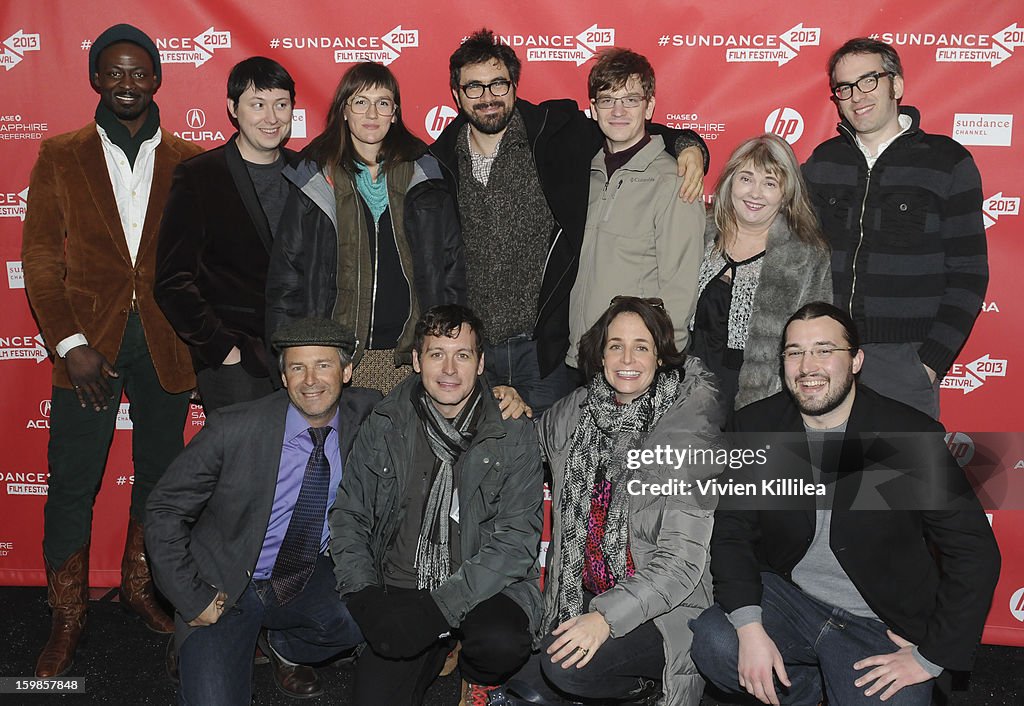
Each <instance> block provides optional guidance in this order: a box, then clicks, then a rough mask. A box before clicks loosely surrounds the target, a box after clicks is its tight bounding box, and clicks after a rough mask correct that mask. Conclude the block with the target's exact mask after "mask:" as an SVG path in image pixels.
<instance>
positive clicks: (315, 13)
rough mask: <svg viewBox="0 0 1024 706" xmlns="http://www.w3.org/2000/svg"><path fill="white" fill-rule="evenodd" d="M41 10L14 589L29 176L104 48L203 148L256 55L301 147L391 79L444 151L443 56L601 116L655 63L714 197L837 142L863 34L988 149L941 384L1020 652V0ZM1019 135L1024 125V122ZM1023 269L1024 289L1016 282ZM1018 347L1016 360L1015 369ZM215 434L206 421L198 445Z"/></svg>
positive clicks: (30, 554)
mask: <svg viewBox="0 0 1024 706" xmlns="http://www.w3.org/2000/svg"><path fill="white" fill-rule="evenodd" d="M142 5H143V4H142V3H128V4H126V3H119V2H114V1H113V0H93V1H92V2H89V3H69V2H58V0H35V1H34V2H5V3H3V4H2V5H0V94H2V96H3V98H2V99H0V163H2V164H3V168H2V169H0V260H2V261H3V262H4V264H5V266H6V271H7V283H6V284H7V286H6V287H4V286H3V281H2V278H0V312H2V314H0V389H2V390H3V394H2V395H0V437H2V438H3V447H2V448H3V452H2V454H0V584H42V583H44V582H45V575H44V572H43V564H42V555H41V550H40V540H41V534H42V509H43V503H44V501H45V499H46V480H47V465H46V444H47V438H48V432H47V429H48V416H49V406H50V368H51V366H50V363H49V361H48V360H47V355H46V350H45V348H44V347H43V342H42V339H41V338H40V336H39V330H38V328H37V326H36V324H35V322H34V320H33V318H32V314H31V312H30V310H29V307H28V304H27V301H26V298H25V293H24V284H23V279H22V271H21V262H20V249H21V228H22V222H23V221H24V218H25V205H26V198H27V194H28V182H29V173H30V171H31V168H32V165H33V163H34V162H35V159H36V155H37V153H38V151H39V144H40V141H41V140H44V139H46V138H48V137H52V136H54V135H57V134H59V133H62V132H66V131H69V130H73V129H77V128H79V127H81V126H82V125H84V124H85V123H87V122H88V121H89V120H91V118H92V114H93V110H94V107H95V104H96V101H97V96H96V94H95V93H94V92H93V91H92V89H91V88H90V86H89V81H88V70H87V56H88V49H89V46H90V42H91V40H92V39H94V38H95V37H96V36H97V35H98V34H99V33H100V32H101V31H102V30H103V29H105V28H106V27H108V26H109V25H112V24H115V23H118V22H129V23H132V24H134V25H136V26H138V27H140V28H142V29H143V30H145V31H146V32H147V33H148V34H149V35H150V36H152V37H153V38H154V40H155V41H156V43H157V46H158V47H159V48H160V50H161V59H162V62H163V86H162V87H161V89H160V91H159V93H158V94H157V96H156V99H157V102H158V103H159V105H160V112H161V116H162V120H163V125H164V127H165V128H167V129H169V130H171V131H173V132H174V133H176V134H178V135H180V136H181V137H183V138H185V139H187V140H192V141H195V142H197V143H199V144H201V145H202V146H204V147H213V146H215V145H217V144H219V143H221V142H223V141H224V139H225V138H226V137H228V136H230V135H231V133H232V127H231V124H230V122H229V119H228V114H227V112H226V110H225V99H224V97H225V83H226V79H227V74H228V71H229V70H230V68H231V67H232V66H233V65H234V64H235V63H236V62H238V61H240V60H241V59H243V58H245V57H248V56H251V55H255V54H261V55H264V56H269V57H272V58H274V59H276V60H278V61H280V62H281V63H282V64H284V65H285V66H286V67H287V68H288V70H289V71H290V72H291V73H292V75H293V76H294V77H295V79H296V82H297V84H298V96H297V99H296V107H297V110H296V111H295V124H294V129H293V132H292V140H291V142H290V146H291V147H294V148H297V149H298V148H301V147H302V146H304V145H305V144H306V143H307V140H308V138H309V137H311V136H313V135H315V134H316V133H317V132H318V131H319V130H320V129H321V127H322V126H323V123H324V118H325V112H326V107H327V105H328V102H329V100H330V96H331V94H332V92H333V90H334V87H335V85H336V84H337V81H338V79H339V77H340V76H341V74H342V72H344V71H345V69H346V68H348V66H350V65H351V64H352V63H354V62H358V61H364V60H372V61H379V62H382V63H385V64H387V65H389V66H390V67H391V69H392V70H393V71H394V72H395V73H396V75H397V76H398V78H399V81H400V83H401V85H402V93H403V98H404V104H403V106H402V109H403V111H404V115H405V121H406V123H407V124H408V125H409V126H410V128H411V129H413V130H414V131H415V132H417V133H418V134H419V135H420V136H421V137H423V138H424V139H427V140H428V141H429V140H430V139H431V138H433V137H435V136H436V135H437V134H438V133H439V131H440V130H441V129H442V128H443V127H444V126H445V125H446V124H447V123H448V122H449V121H450V120H451V119H452V118H453V117H454V116H455V114H456V113H455V107H454V103H453V101H452V97H451V94H450V93H449V90H448V56H449V55H450V54H451V52H452V51H453V50H454V49H455V48H456V47H457V46H458V44H459V42H460V41H461V40H462V38H463V37H464V36H465V35H466V34H468V33H470V32H472V31H473V30H475V29H477V28H479V27H481V26H484V25H486V26H488V27H491V28H492V29H494V30H495V31H496V32H497V33H498V34H499V35H500V38H501V41H503V42H505V43H507V44H509V45H511V46H513V47H514V48H515V49H516V51H517V52H518V54H519V56H520V57H521V59H522V60H523V75H522V81H521V85H520V87H519V94H520V95H521V96H523V97H524V98H527V99H530V100H533V101H539V100H543V99H546V98H553V97H566V96H568V97H572V98H575V99H576V100H577V101H578V102H580V104H581V105H585V103H586V72H587V71H588V65H587V61H588V60H589V59H590V58H591V57H592V56H593V55H594V53H595V52H596V51H598V50H600V49H601V48H602V47H608V46H625V47H631V48H632V49H634V50H636V51H639V52H641V53H643V54H645V55H647V56H648V57H649V58H650V59H651V61H652V63H653V64H654V67H655V70H656V71H657V76H658V90H657V110H656V112H655V120H657V121H660V122H663V123H666V124H669V125H672V126H676V127H689V128H693V129H694V130H696V131H698V132H699V133H700V134H701V135H703V137H704V139H705V140H706V141H707V143H708V145H709V146H710V148H711V154H712V166H711V174H710V177H709V179H708V187H707V189H708V191H710V190H711V187H712V185H713V183H714V181H713V180H714V178H715V177H716V176H717V173H718V170H719V169H720V168H721V166H722V165H723V164H724V162H725V160H726V158H727V157H728V155H729V153H730V152H731V150H732V149H733V148H734V147H735V146H736V145H737V144H738V143H739V142H740V141H742V140H743V139H745V138H747V137H749V136H752V135H755V134H758V133H761V132H764V131H772V132H776V133H778V134H779V135H781V136H783V137H785V139H786V140H788V141H789V142H790V144H792V146H793V149H794V150H795V151H796V153H797V156H798V157H799V158H800V159H801V160H802V159H805V158H806V157H807V156H808V155H809V154H810V152H811V150H812V149H813V148H814V146H815V145H817V144H818V143H820V142H822V141H823V140H825V139H827V138H829V137H831V136H832V135H833V134H834V127H835V122H836V112H835V108H834V107H833V105H832V104H831V102H830V101H829V99H828V98H829V93H828V84H827V78H826V75H825V70H824V67H825V61H826V59H827V57H828V55H829V53H830V52H831V51H832V50H833V49H834V48H835V47H837V46H839V45H840V44H841V43H842V42H844V41H845V40H846V39H848V38H850V37H853V36H857V35H870V36H872V37H876V38H880V39H882V40H884V41H887V42H890V43H892V44H894V45H895V46H896V47H897V49H898V51H899V52H900V54H901V56H902V58H903V63H904V67H905V73H906V94H905V97H904V100H905V101H906V102H907V103H908V104H910V105H914V106H917V107H918V108H919V109H920V110H921V112H922V115H923V120H922V123H923V127H924V129H925V130H928V131H929V132H934V133H941V134H945V135H951V136H953V137H954V138H956V139H957V140H959V141H960V142H961V143H963V144H964V145H967V146H968V147H969V149H970V150H971V152H972V153H973V154H974V157H975V160H976V161H977V163H978V166H979V168H980V170H981V174H982V178H983V182H984V197H985V202H984V212H985V226H986V228H987V233H988V239H989V251H990V265H991V283H990V285H989V291H988V295H987V296H986V298H985V304H984V307H983V310H982V312H981V314H980V316H979V318H978V323H977V325H976V326H975V329H974V333H973V334H972V336H971V338H970V340H969V341H968V343H967V346H966V347H965V348H964V350H963V352H962V353H961V355H960V357H959V359H958V360H957V363H956V365H955V366H954V368H953V369H952V370H951V371H950V374H949V375H948V376H947V377H946V379H945V380H944V381H943V391H942V406H943V414H942V419H943V422H944V423H945V424H946V427H947V429H949V430H950V432H951V433H950V436H949V444H950V448H951V449H952V450H953V451H954V453H955V454H956V455H957V456H958V458H960V460H961V461H962V462H963V463H964V464H965V467H966V468H967V469H968V470H969V471H971V472H973V473H975V474H980V475H984V476H985V477H986V478H987V479H988V480H987V482H986V483H985V486H984V487H983V488H982V495H983V500H984V503H985V505H986V509H987V510H989V511H990V513H991V515H990V518H991V521H992V524H993V527H994V529H995V533H996V536H997V538H998V540H999V544H1000V546H1001V547H1002V550H1003V573H1002V578H1001V580H1000V583H999V587H998V589H997V591H996V594H995V598H994V601H993V604H992V611H991V614H990V616H989V621H988V628H987V629H986V635H985V639H986V640H987V641H989V642H996V643H1005V644H1024V513H1020V512H1018V510H1019V509H1020V508H1021V507H1022V504H1021V503H1020V502H1014V501H1013V499H1012V497H1011V496H1012V495H1013V493H1014V492H1016V496H1017V497H1018V498H1019V497H1020V495H1021V490H1020V487H1021V485H1022V484H1024V442H1022V440H1021V436H1022V435H1021V434H1020V433H1019V432H1020V431H1021V428H1022V425H1021V422H1020V417H1019V414H1018V407H1019V400H1020V399H1021V393H1022V392H1024V384H1022V382H1021V376H1020V375H1019V373H1018V369H1019V366H1020V365H1022V364H1024V359H1022V358H1021V352H1022V349H1021V344H1020V341H1021V340H1022V338H1024V335H1022V334H1024V314H1022V311H1021V307H1022V301H1024V291H1022V287H1021V282H1022V280H1024V278H1022V277H1021V276H1020V271H1019V270H1018V269H1017V268H1019V267H1020V266H1021V264H1022V263H1024V242H1022V236H1024V227H1022V223H1021V218H1020V217H1019V212H1020V200H1021V192H1022V183H1021V171H1020V164H1021V163H1022V162H1024V149H1022V147H1021V139H1022V137H1024V136H1022V134H1021V126H1020V124H1019V119H1017V117H1016V115H1015V112H1021V111H1022V110H1024V108H1022V102H1021V98H1020V87H1021V86H1022V85H1024V28H1022V26H1021V25H1022V24H1024V8H1022V7H1021V6H1020V5H1019V4H1018V3H1014V2H997V3H988V4H986V5H985V8H986V9H985V11H984V12H978V9H979V7H980V6H979V5H978V4H977V3H972V2H967V1H966V0H949V1H947V2H935V1H934V0H898V1H895V0H894V1H892V2H872V1H867V2H860V3H830V2H814V1H813V0H796V1H795V2H789V3H781V4H765V3H761V4H752V3H681V2H674V1H673V0H663V1H661V2H639V3H637V2H633V3H617V2H611V1H610V0H585V1H584V0H562V1H561V2H536V1H535V0H520V1H519V2H516V3H482V2H465V1H464V0H449V1H448V2H441V3H413V2H392V3H387V4H376V3H333V2H332V3H329V2H316V1H309V2H295V1H294V0H289V1H287V2H286V1H281V0H202V1H200V0H188V1H179V2H173V3H169V2H165V3H146V5H147V7H146V9H141V6H142ZM1015 119H1017V121H1018V124H1017V125H1016V126H1015V125H1014V122H1015ZM1015 272H1016V273H1017V274H1014V273H1015ZM1014 351H1017V353H1014ZM121 412H122V413H121V414H120V416H119V418H118V425H117V428H118V431H117V432H116V433H115V435H114V443H113V448H112V451H111V455H110V460H109V462H108V466H107V473H106V475H105V477H104V479H103V484H102V488H101V490H100V494H99V498H98V500H97V502H96V521H95V525H94V528H93V542H92V571H91V576H90V579H91V582H92V584H93V585H94V586H112V585H116V583H117V582H118V580H119V576H118V567H119V559H120V554H121V548H122V541H123V537H124V528H125V523H126V521H127V520H126V517H127V512H126V507H127V505H128V499H129V493H130V489H131V484H132V467H131V458H130V457H131V447H130V443H129V442H130V435H131V431H130V428H131V422H130V421H129V419H128V415H127V403H126V402H122V410H121ZM202 424H203V414H202V410H201V409H199V408H196V407H193V409H192V410H191V412H190V414H189V419H188V427H187V429H186V432H185V433H186V436H187V437H191V436H192V435H193V434H194V433H195V432H196V431H197V430H198V428H199V427H201V426H202Z"/></svg>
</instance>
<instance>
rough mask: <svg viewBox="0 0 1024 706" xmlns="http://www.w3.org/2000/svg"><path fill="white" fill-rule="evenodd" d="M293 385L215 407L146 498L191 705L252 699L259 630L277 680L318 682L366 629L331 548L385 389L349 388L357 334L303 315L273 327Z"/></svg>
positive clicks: (303, 684) (158, 572)
mask: <svg viewBox="0 0 1024 706" xmlns="http://www.w3.org/2000/svg"><path fill="white" fill-rule="evenodd" d="M273 344H274V347H275V348H276V349H277V350H278V351H279V352H280V357H279V365H280V368H281V379H282V381H283V382H284V386H285V388H286V389H285V390H281V391H278V392H276V393H274V394H272V395H269V396H267V397H264V398H262V399H259V400H256V401H254V402H246V403H242V404H238V405H232V406H229V407H225V408H223V409H221V410H218V411H215V412H211V413H210V414H209V415H208V416H207V418H206V427H205V428H204V429H203V430H202V431H201V432H199V434H198V435H197V436H196V438H195V439H193V440H192V443H190V444H189V445H188V447H187V448H186V449H185V450H184V451H183V452H182V454H181V455H180V456H178V458H177V459H176V460H175V461H174V462H173V463H172V464H171V467H170V468H169V469H168V470H167V473H166V474H165V475H164V477H163V478H162V479H161V480H160V483H158V484H157V487H156V489H154V490H153V493H152V494H151V495H150V498H149V505H148V511H149V514H148V516H147V523H146V545H147V546H148V547H149V548H150V551H151V554H150V556H151V557H152V558H151V562H152V565H153V575H154V577H155V579H156V582H157V585H158V586H159V587H160V589H161V590H162V591H163V592H164V594H165V595H166V596H167V597H168V598H170V599H171V601H172V602H173V603H174V607H175V608H176V609H177V614H176V616H175V641H176V644H177V647H178V650H179V669H180V675H181V687H180V689H179V692H178V700H179V703H181V704H193V705H196V706H198V705H200V704H201V705H202V706H213V705H216V706H220V705H234V704H239V705H243V704H244V705H246V706H247V705H248V704H249V703H250V701H251V692H252V664H253V659H252V655H253V650H254V649H255V647H256V641H257V637H258V635H259V634H260V631H261V629H263V628H266V629H267V632H266V637H267V640H266V642H264V643H263V644H264V645H266V647H265V649H269V650H270V653H271V654H270V656H271V657H272V658H273V659H274V662H275V673H274V676H275V679H276V682H277V685H278V687H279V688H281V689H282V690H284V691H285V692H286V693H289V695H292V696H316V695H317V694H319V693H321V692H322V688H321V686H320V684H319V680H318V677H317V675H316V672H315V670H313V669H312V668H311V667H308V666H304V665H306V664H313V663H318V662H324V661H326V660H329V659H331V658H332V657H334V656H336V655H338V654H339V653H341V652H342V651H344V650H346V649H349V648H352V647H354V646H355V645H357V644H358V643H360V642H361V641H362V636H361V635H360V633H359V628H358V626H357V625H356V624H355V622H354V621H353V620H352V616H351V615H349V612H348V609H347V608H346V607H345V604H344V603H343V602H342V601H341V600H340V598H339V597H338V594H337V592H336V591H335V589H334V580H333V575H332V569H333V565H332V563H331V559H330V557H328V556H327V555H326V553H325V552H326V550H327V544H328V536H329V535H328V531H327V508H328V507H330V505H331V503H332V502H333V501H334V496H335V494H336V492H337V488H338V484H339V482H340V481H341V478H342V475H343V473H342V471H343V467H344V471H345V473H347V472H348V470H349V469H348V462H347V461H346V460H345V459H346V458H347V456H348V452H349V450H350V449H351V448H352V442H353V439H354V438H355V436H356V428H357V427H358V426H359V424H360V422H362V421H363V419H364V418H365V417H366V415H367V414H368V413H369V411H370V409H371V408H372V407H373V405H374V403H375V402H377V400H379V399H380V395H379V394H378V393H377V392H375V391H372V390H363V389H358V388H352V389H349V390H347V391H346V392H345V394H344V396H342V387H343V386H344V385H345V383H347V382H348V381H349V379H350V378H351V377H352V363H351V355H352V351H353V350H354V349H355V339H354V336H353V334H352V333H351V332H350V331H346V330H345V329H344V328H343V327H342V326H341V325H340V324H338V323H336V322H334V321H330V320H326V319H303V320H300V321H297V322H295V323H292V324H289V325H288V326H285V327H282V328H281V329H280V330H279V331H278V332H277V333H276V334H275V335H274V338H273Z"/></svg>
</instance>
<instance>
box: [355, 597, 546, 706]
mask: <svg viewBox="0 0 1024 706" xmlns="http://www.w3.org/2000/svg"><path fill="white" fill-rule="evenodd" d="M403 590H406V591H408V590H412V589H401V588H395V587H393V586H392V587H388V591H389V592H391V591H403ZM458 640H461V641H462V650H461V651H460V652H459V670H460V671H461V672H462V678H463V679H465V680H466V681H468V682H471V683H474V684H484V685H488V686H490V685H495V684H502V683H504V681H505V680H506V679H507V678H508V677H509V676H511V675H512V674H514V673H515V672H516V670H518V669H519V668H520V667H521V666H522V665H523V663H524V662H525V661H526V659H527V657H529V655H530V642H531V640H530V621H529V620H528V619H527V617H526V613H524V612H523V610H522V608H520V607H519V605H518V604H517V603H516V602H515V601H513V600H512V599H511V598H509V597H508V596H506V595H504V594H501V593H499V594H498V595H496V596H493V597H491V598H488V599H487V600H486V601H483V602H482V603H480V605H478V606H476V607H475V608H474V609H473V610H471V611H469V613H468V614H467V615H466V619H465V620H463V621H462V625H460V626H459V627H458V629H457V630H453V631H452V637H451V638H448V639H444V640H438V641H437V642H436V643H434V644H433V645H431V646H430V647H428V648H427V649H426V650H424V651H423V652H422V653H420V654H419V655H417V656H415V657H413V658H412V659H386V658H384V657H381V656H380V655H378V654H376V653H375V652H374V651H373V650H372V649H371V648H370V646H369V645H367V647H366V649H365V650H363V653H362V654H361V655H360V656H359V661H358V662H356V674H355V694H354V699H353V701H354V702H355V703H357V704H388V706H418V705H419V704H421V703H423V695H424V694H425V693H426V691H427V688H428V687H429V686H430V684H431V683H432V682H433V681H434V679H436V678H437V674H438V672H440V671H441V666H442V665H443V664H444V660H445V658H446V657H447V656H448V652H449V651H451V649H452V648H453V647H454V646H455V643H456V641H458Z"/></svg>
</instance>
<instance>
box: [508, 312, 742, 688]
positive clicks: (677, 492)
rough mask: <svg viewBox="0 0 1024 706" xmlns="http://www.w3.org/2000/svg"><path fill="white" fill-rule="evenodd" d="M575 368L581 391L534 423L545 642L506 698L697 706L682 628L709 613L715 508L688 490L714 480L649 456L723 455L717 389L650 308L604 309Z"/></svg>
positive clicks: (699, 684)
mask: <svg viewBox="0 0 1024 706" xmlns="http://www.w3.org/2000/svg"><path fill="white" fill-rule="evenodd" d="M579 360H580V365H581V369H582V370H583V372H584V373H585V374H586V375H587V377H588V380H589V382H588V384H587V386H586V387H583V388H580V389H578V390H576V391H575V392H573V393H572V394H570V395H569V396H567V397H565V398H563V399H561V400H559V401H558V402H556V403H555V404H554V406H553V407H551V409H550V410H548V411H547V412H546V413H545V414H544V416H543V417H542V418H541V420H540V421H539V422H538V432H539V436H540V442H541V447H542V449H543V451H544V453H545V455H546V457H547V460H548V462H549V464H550V465H551V474H552V485H551V497H552V524H551V528H552V537H551V543H550V545H549V547H548V556H547V575H546V578H545V586H544V622H543V623H542V625H543V626H544V627H545V629H546V630H550V632H549V633H548V634H546V635H544V636H543V637H542V638H541V639H540V652H539V654H537V655H534V657H533V659H531V661H530V662H529V663H528V664H527V666H526V667H525V668H524V669H523V671H522V672H520V673H519V675H517V676H516V677H514V678H513V679H512V680H511V681H510V682H509V683H508V685H507V687H508V690H509V691H511V692H512V693H514V694H518V696H520V697H522V698H524V699H528V700H531V699H532V700H534V702H535V703H552V704H557V703H562V702H561V700H560V698H561V696H559V694H562V695H565V696H566V697H568V698H570V699H572V700H576V701H578V700H580V699H583V700H584V702H586V700H588V699H633V700H637V699H638V697H639V696H640V695H641V694H646V693H650V692H654V691H656V689H657V688H658V687H659V686H660V687H661V688H662V689H663V691H664V694H665V701H664V703H666V704H668V705H669V706H684V705H686V706H696V704H698V703H699V702H700V698H701V694H702V693H703V690H704V681H703V679H702V678H701V677H700V675H699V674H698V673H697V670H696V668H695V667H694V665H693V662H692V661H691V660H690V655H689V652H690V641H691V634H690V629H689V627H688V626H687V621H688V620H689V619H690V618H694V617H696V616H698V615H700V613H701V611H703V610H704V609H705V608H707V607H708V606H709V605H711V578H710V573H709V570H708V566H709V560H708V543H709V541H710V539H711V528H712V515H713V513H714V509H715V502H714V498H713V497H703V496H701V494H700V493H698V492H697V491H696V490H693V491H692V492H686V490H685V489H687V488H693V489H696V487H697V485H696V482H697V481H698V480H703V479H706V478H710V477H712V476H714V475H717V474H718V473H720V472H721V466H720V465H716V464H714V463H700V462H699V461H697V460H696V459H693V458H689V459H686V458H684V459H678V458H667V457H665V455H664V454H662V455H661V457H659V455H658V454H657V453H656V451H655V449H657V448H662V449H664V448H665V447H671V448H672V449H675V450H678V451H686V450H688V449H694V450H699V449H720V448H721V445H722V438H721V434H720V431H719V429H720V425H721V421H722V420H721V419H720V416H721V411H720V410H721V405H720V403H719V401H718V396H717V389H716V387H715V385H714V381H713V380H714V379H713V377H712V376H711V374H710V373H708V372H707V371H706V370H704V368H703V366H702V365H701V363H700V361H699V360H697V359H695V358H686V357H685V356H683V355H682V354H681V353H680V352H679V351H678V350H676V346H675V336H674V328H673V325H672V320H671V319H670V318H669V316H668V314H667V313H666V312H665V309H664V305H663V304H662V302H661V300H660V299H641V298H638V297H616V298H615V299H613V300H612V303H611V306H610V307H609V308H608V309H607V310H606V311H605V312H604V314H603V315H602V316H601V318H600V319H599V320H598V321H597V323H595V324H594V325H593V326H592V327H591V328H590V329H589V330H588V331H587V332H586V333H585V334H584V335H583V338H582V339H581V341H580V356H579ZM700 460H708V459H705V458H703V457H702V458H701V459H700ZM690 461H695V462H692V463H691V462H690ZM653 485H657V486H658V491H656V492H651V490H650V488H651V486H653ZM669 486H671V487H672V488H674V491H671V492H669V490H668V489H669ZM552 687H554V688H552Z"/></svg>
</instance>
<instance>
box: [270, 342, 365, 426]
mask: <svg viewBox="0 0 1024 706" xmlns="http://www.w3.org/2000/svg"><path fill="white" fill-rule="evenodd" d="M283 363H284V370H282V372H281V381H282V382H283V383H284V386H285V387H286V388H287V389H288V398H289V399H291V401H292V404H293V405H295V407H296V408H297V409H298V410H299V412H300V413H301V414H302V416H303V418H304V419H305V420H306V421H307V422H309V425H310V426H312V427H322V426H324V425H326V424H327V423H328V422H330V421H331V419H332V418H333V417H334V413H335V412H336V411H337V410H338V400H339V399H341V388H342V387H343V386H344V385H345V383H347V382H348V381H349V380H350V379H352V363H348V364H346V365H342V364H341V356H340V355H339V351H338V349H337V348H332V347H330V346H294V347H292V348H285V349H284V360H283Z"/></svg>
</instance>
